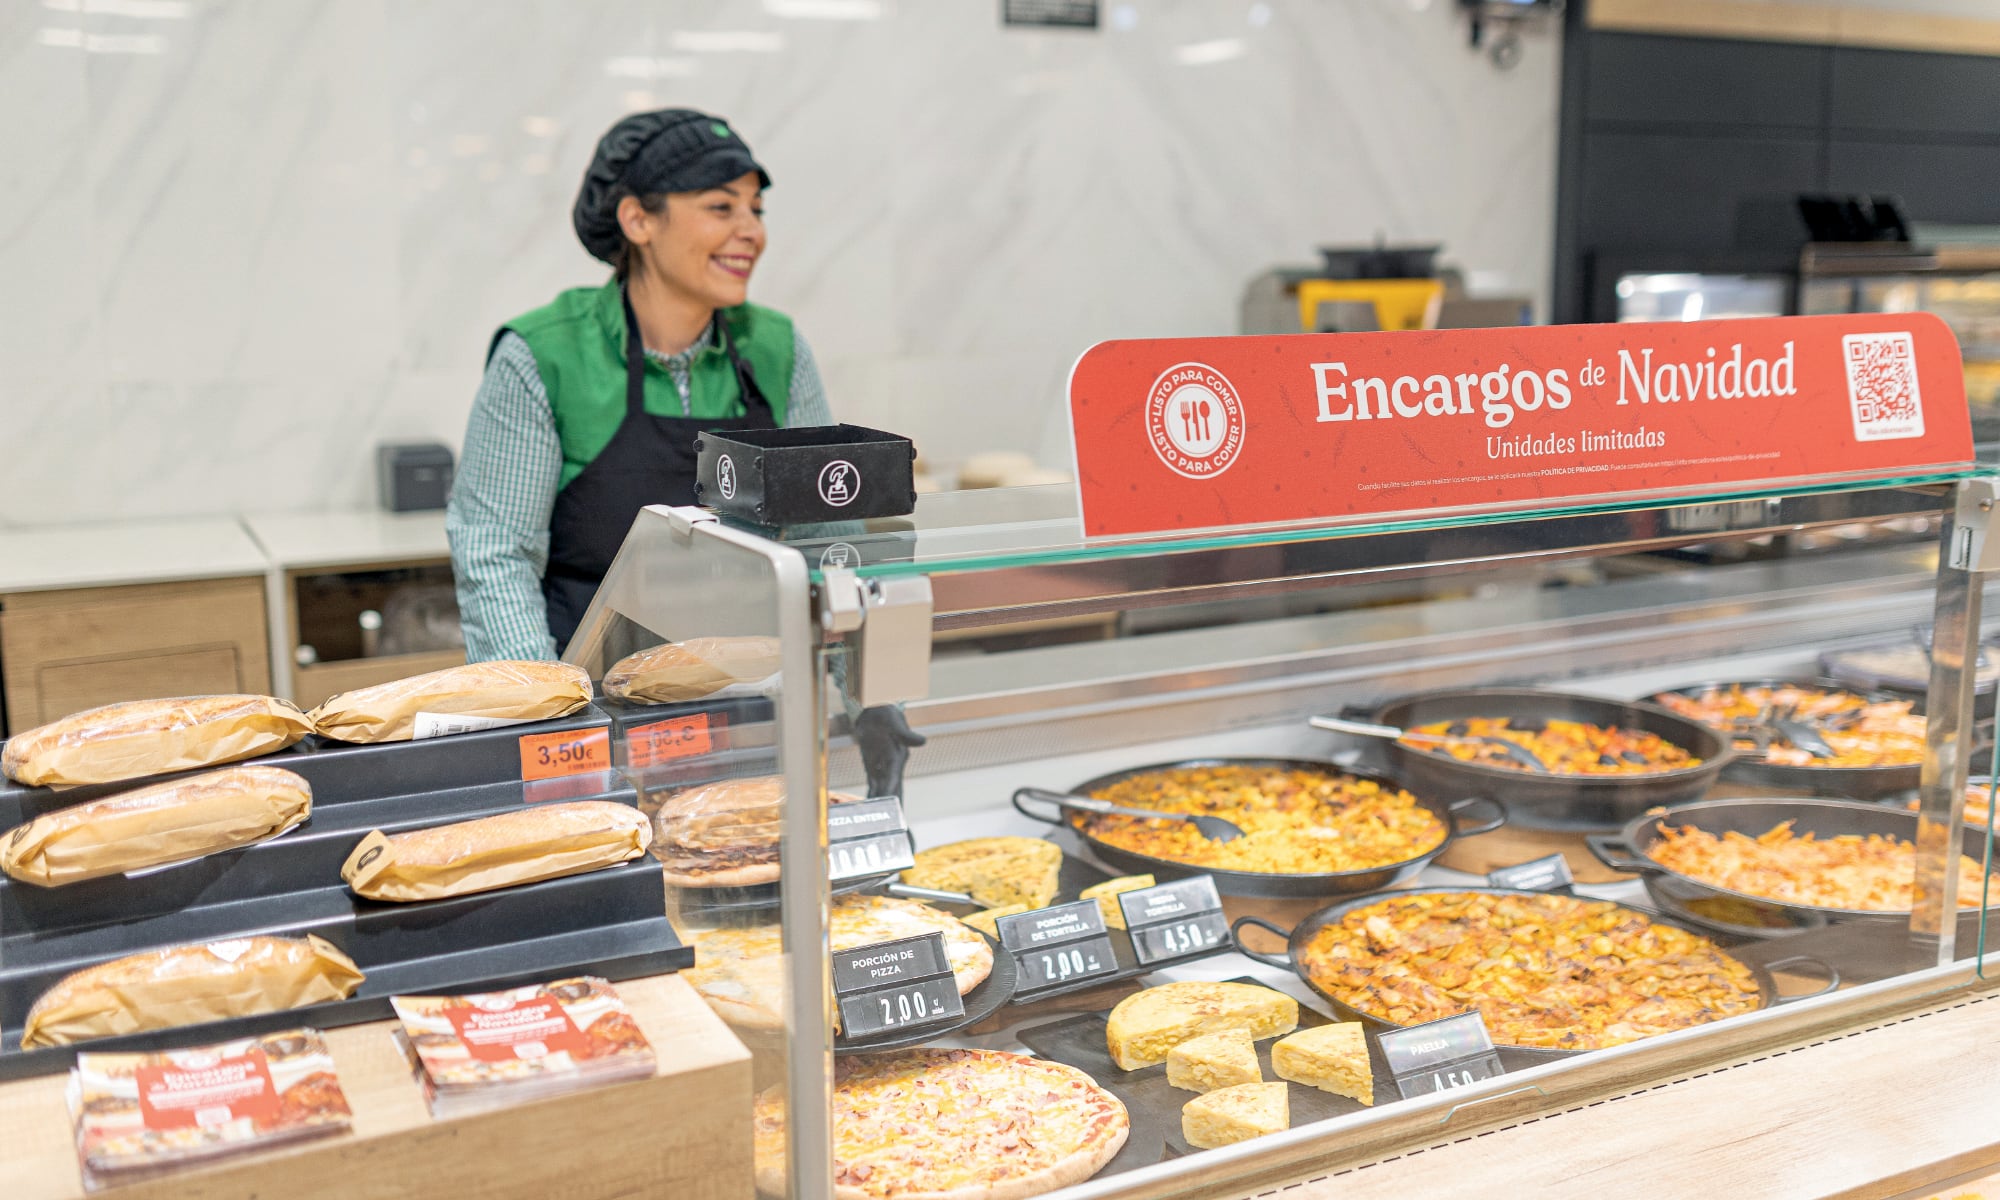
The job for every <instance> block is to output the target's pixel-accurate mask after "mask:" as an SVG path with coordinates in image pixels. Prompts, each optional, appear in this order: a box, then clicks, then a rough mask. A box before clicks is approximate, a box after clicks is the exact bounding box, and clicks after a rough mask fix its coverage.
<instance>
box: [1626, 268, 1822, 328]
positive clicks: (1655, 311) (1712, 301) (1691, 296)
mask: <svg viewBox="0 0 2000 1200" xmlns="http://www.w3.org/2000/svg"><path fill="white" fill-rule="evenodd" d="M1789 283H1790V281H1789V280H1788V279H1787V278H1786V277H1785V276H1783V275H1698V274H1688V273H1676V272H1658V271H1648V272H1634V273H1631V274H1626V275H1621V276H1619V278H1618V283H1617V285H1616V290H1617V293H1618V319H1619V320H1620V321H1621V322H1631V321H1718V320H1722V319H1724V318H1731V317H1781V316H1784V315H1785V291H1786V288H1787V287H1788V286H1789Z"/></svg>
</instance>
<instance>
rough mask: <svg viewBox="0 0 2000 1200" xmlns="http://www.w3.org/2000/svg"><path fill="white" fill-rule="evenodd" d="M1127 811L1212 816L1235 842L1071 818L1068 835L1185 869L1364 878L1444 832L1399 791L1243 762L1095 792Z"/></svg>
mask: <svg viewBox="0 0 2000 1200" xmlns="http://www.w3.org/2000/svg"><path fill="white" fill-rule="evenodd" d="M1091 795H1092V796H1095V797H1096V798H1098V799H1100V800H1109V801H1111V802H1112V803H1113V804H1122V805H1125V806H1126V807H1128V808H1150V809H1154V810H1156V811H1159V812H1176V813H1190V814H1195V815H1199V816H1205V817H1221V818H1222V819H1224V820H1226V821H1229V822H1231V823H1233V824H1234V825H1235V826H1236V827H1237V828H1239V829H1241V830H1242V831H1243V834H1244V836H1242V837H1240V838H1235V839H1233V840H1231V841H1227V842H1212V841H1210V840H1209V839H1208V838H1206V837H1204V836H1202V834H1201V831H1200V830H1198V829H1196V828H1195V827H1194V823H1193V822H1191V821H1155V820H1147V819H1144V818H1140V817H1127V816H1121V815H1119V814H1117V813H1085V812H1080V811H1074V810H1073V811H1072V812H1071V813H1070V821H1071V823H1072V824H1074V825H1075V826H1076V828H1077V829H1079V830H1081V831H1082V832H1084V833H1086V834H1088V835H1089V836H1091V837H1093V838H1096V839H1097V840H1098V841H1100V842H1103V843H1104V844H1105V845H1108V846H1114V847H1116V848H1118V849H1120V850H1129V851H1131V852H1133V853H1135V854H1146V855H1151V856H1152V857H1154V858H1164V859H1166V860H1168V861H1169V862H1177V863H1187V864H1188V865H1190V866H1197V867H1212V868H1217V869H1221V870H1226V871H1262V872H1266V873H1269V874H1277V875H1317V874H1322V873H1328V872H1333V871H1366V870H1372V869H1374V868H1376V867H1386V866H1388V865H1390V864H1391V863H1401V862H1408V861H1409V860H1410V859H1413V858H1417V857H1420V856H1422V855H1425V854H1429V853H1430V852H1431V851H1433V850H1435V849H1437V848H1438V847H1439V846H1441V845H1443V844H1444V839H1445V834H1446V832H1447V830H1446V828H1445V823H1444V822H1443V821H1442V820H1440V819H1439V818H1438V816H1437V814H1436V813H1434V812H1432V811H1430V810H1429V809H1427V808H1425V807H1424V806H1423V805H1421V804H1419V803H1417V798H1416V797H1415V796H1412V795H1410V793H1408V792H1406V791H1403V790H1402V789H1400V788H1395V787H1384V786H1383V785H1382V784H1379V783H1377V782H1375V781H1374V780H1372V779H1362V778H1358V777H1356V776H1353V775H1343V774H1338V773H1336V772H1332V771H1312V770H1302V769H1298V768H1289V767H1282V766H1254V765H1249V764H1243V763H1231V764H1221V765H1217V766H1209V767H1168V768H1164V769H1161V770H1157V771H1145V772H1142V773H1140V774H1137V775H1132V776H1129V777H1127V778H1125V779H1121V780H1119V781H1118V782H1117V783H1113V784H1110V785H1108V786H1105V787H1101V788H1097V789H1096V790H1094V791H1092V792H1091Z"/></svg>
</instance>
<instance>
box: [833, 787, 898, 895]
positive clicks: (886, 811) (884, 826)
mask: <svg viewBox="0 0 2000 1200" xmlns="http://www.w3.org/2000/svg"><path fill="white" fill-rule="evenodd" d="M826 861H827V878H828V879H829V880H830V881H832V882H834V883H843V882H845V881H847V880H850V879H866V878H870V877H872V876H876V875H890V874H894V873H895V872H897V871H906V870H908V869H909V868H911V867H914V866H916V865H917V859H916V853H915V848H914V847H913V846H912V845H911V843H910V823H909V819H908V818H907V817H906V816H904V814H903V799H902V797H900V796H879V797H876V798H875V799H872V800H850V801H848V802H847V803H845V804H830V805H828V806H827V811H826Z"/></svg>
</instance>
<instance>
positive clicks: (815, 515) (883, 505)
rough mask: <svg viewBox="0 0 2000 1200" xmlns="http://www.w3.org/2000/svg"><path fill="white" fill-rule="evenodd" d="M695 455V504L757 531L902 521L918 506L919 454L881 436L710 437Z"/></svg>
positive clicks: (783, 433)
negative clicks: (766, 527) (761, 528)
mask: <svg viewBox="0 0 2000 1200" xmlns="http://www.w3.org/2000/svg"><path fill="white" fill-rule="evenodd" d="M694 449H695V456H696V463H695V500H696V501H697V502H698V503H700V504H703V505H705V506H707V507H709V508H712V509H715V510H716V511H718V512H723V513H728V514H730V515H731V516H737V517H742V518H744V519H746V520H749V521H754V522H756V523H757V524H759V525H771V526H778V525H811V524H817V523H820V522H826V521H857V520H861V519H863V518H865V517H900V516H902V515H903V514H905V513H907V512H910V511H911V510H913V509H915V508H916V506H917V488H916V467H915V464H916V459H917V450H916V447H915V446H913V445H912V444H911V443H910V439H908V438H906V437H902V436H899V435H897V434H893V433H884V432H883V431H881V430H879V429H866V428H863V427H862V426H860V425H818V426H803V427H801V428H798V429H732V430H726V431H721V432H716V431H711V432H708V433H704V434H702V435H701V436H699V437H697V438H696V439H695V441H694Z"/></svg>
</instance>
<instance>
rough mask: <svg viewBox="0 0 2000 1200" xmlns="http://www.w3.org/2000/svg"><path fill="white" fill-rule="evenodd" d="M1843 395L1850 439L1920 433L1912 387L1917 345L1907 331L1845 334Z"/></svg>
mask: <svg viewBox="0 0 2000 1200" xmlns="http://www.w3.org/2000/svg"><path fill="white" fill-rule="evenodd" d="M1841 347H1842V350H1843V351H1844V352H1845V354H1846V356H1847V398H1848V400H1849V402H1850V403H1852V404H1853V406H1854V437H1855V440H1857V441H1863V442H1880V441H1886V440H1888V439H1891V438H1914V437H1922V436H1924V400H1923V396H1922V394H1920V393H1919V392H1918V391H1917V346H1916V341H1915V339H1913V338H1912V337H1911V336H1910V335H1909V334H1907V333H1850V334H1848V335H1847V336H1846V337H1844V338H1842V339H1841Z"/></svg>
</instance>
